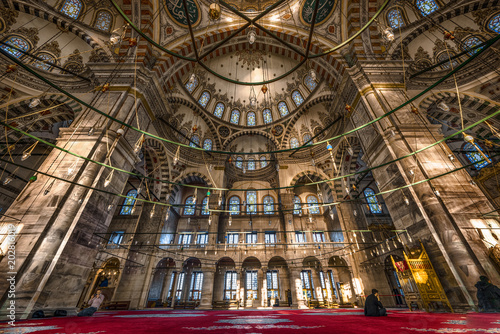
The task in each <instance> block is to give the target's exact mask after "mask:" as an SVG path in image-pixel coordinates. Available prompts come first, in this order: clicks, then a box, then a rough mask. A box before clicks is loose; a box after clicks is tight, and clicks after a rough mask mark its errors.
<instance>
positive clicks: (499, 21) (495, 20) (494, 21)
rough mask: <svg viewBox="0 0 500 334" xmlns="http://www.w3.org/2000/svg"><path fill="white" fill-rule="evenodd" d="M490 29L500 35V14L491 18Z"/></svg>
mask: <svg viewBox="0 0 500 334" xmlns="http://www.w3.org/2000/svg"><path fill="white" fill-rule="evenodd" d="M488 28H489V29H490V30H492V31H494V32H496V33H498V34H500V13H498V14H497V15H495V16H493V17H492V18H491V20H490V21H489V22H488Z"/></svg>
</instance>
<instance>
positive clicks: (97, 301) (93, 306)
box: [77, 290, 104, 317]
mask: <svg viewBox="0 0 500 334" xmlns="http://www.w3.org/2000/svg"><path fill="white" fill-rule="evenodd" d="M103 301H104V295H103V294H102V293H101V290H97V291H96V293H95V294H94V296H92V298H91V299H90V300H89V302H88V305H90V307H87V308H85V309H83V310H81V311H80V312H78V314H77V315H78V316H79V317H90V316H92V315H93V314H94V313H95V312H96V311H97V309H98V308H99V306H101V304H102V302H103Z"/></svg>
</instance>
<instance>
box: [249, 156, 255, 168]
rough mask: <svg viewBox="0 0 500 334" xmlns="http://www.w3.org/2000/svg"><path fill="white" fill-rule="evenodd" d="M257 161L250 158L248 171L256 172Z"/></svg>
mask: <svg viewBox="0 0 500 334" xmlns="http://www.w3.org/2000/svg"><path fill="white" fill-rule="evenodd" d="M255 167H256V166H255V159H254V158H249V159H248V162H247V169H248V170H255Z"/></svg>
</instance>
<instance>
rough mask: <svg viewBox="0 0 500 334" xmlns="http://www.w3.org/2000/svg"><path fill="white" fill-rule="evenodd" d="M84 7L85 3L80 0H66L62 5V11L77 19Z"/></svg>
mask: <svg viewBox="0 0 500 334" xmlns="http://www.w3.org/2000/svg"><path fill="white" fill-rule="evenodd" d="M82 9H83V3H82V2H81V1H80V0H65V1H64V3H63V5H62V6H61V10H60V12H61V13H62V14H64V15H66V16H69V17H71V18H72V19H74V20H76V19H78V17H79V16H80V13H81V12H82Z"/></svg>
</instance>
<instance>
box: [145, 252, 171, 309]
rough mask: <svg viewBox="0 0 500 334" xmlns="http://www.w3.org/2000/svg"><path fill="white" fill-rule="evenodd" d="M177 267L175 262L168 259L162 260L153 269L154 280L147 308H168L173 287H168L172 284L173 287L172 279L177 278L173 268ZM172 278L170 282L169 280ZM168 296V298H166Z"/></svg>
mask: <svg viewBox="0 0 500 334" xmlns="http://www.w3.org/2000/svg"><path fill="white" fill-rule="evenodd" d="M174 267H175V261H174V260H173V259H172V258H170V257H166V258H163V259H161V260H160V261H159V262H158V264H157V265H156V267H155V269H153V272H154V274H153V279H152V281H151V286H150V288H149V294H148V300H147V306H146V307H168V306H169V305H168V304H169V303H168V298H169V297H171V296H168V292H169V291H170V289H171V286H167V283H168V282H170V283H171V284H170V285H172V282H171V281H172V279H174V278H175V275H173V272H172V271H173V270H172V268H174ZM169 277H170V280H168V278H169ZM166 295H167V296H166Z"/></svg>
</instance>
